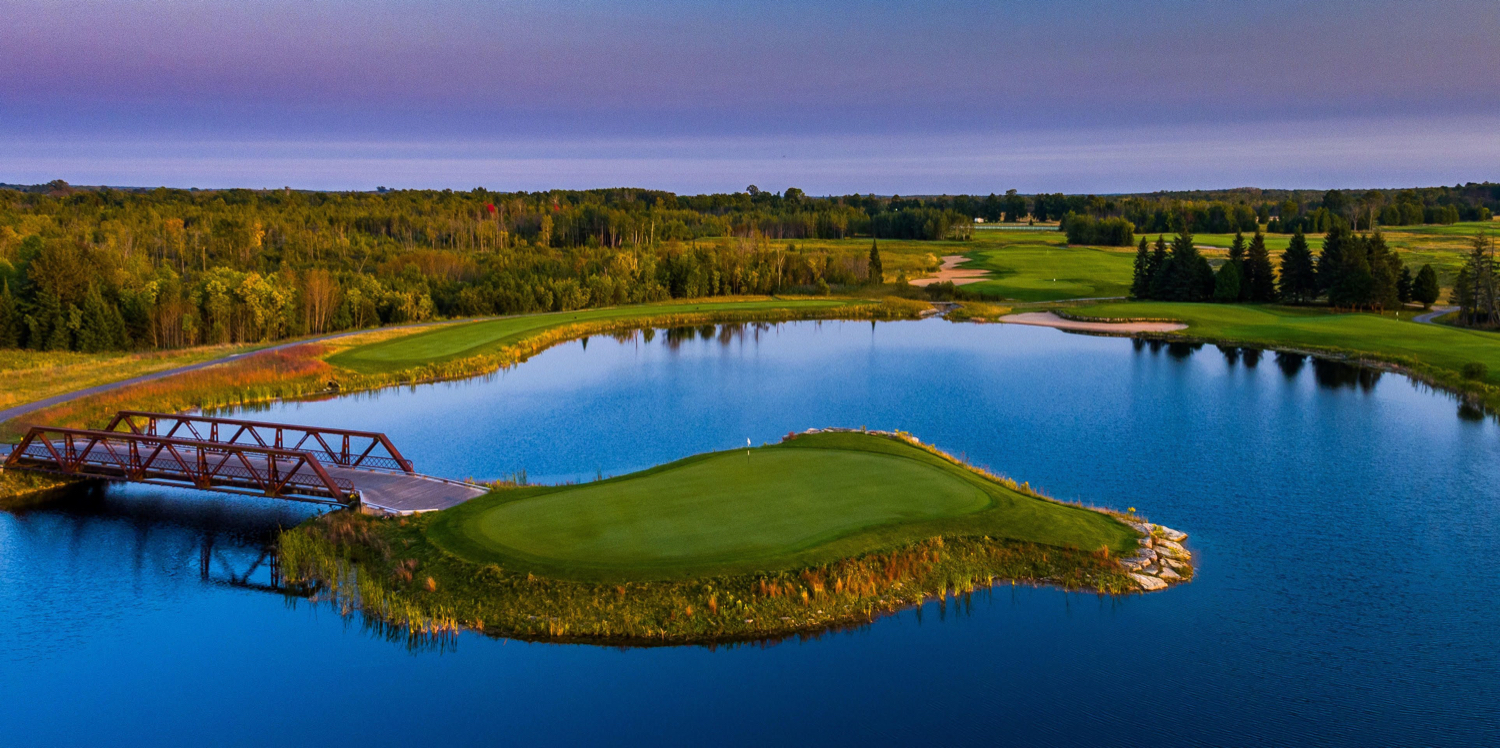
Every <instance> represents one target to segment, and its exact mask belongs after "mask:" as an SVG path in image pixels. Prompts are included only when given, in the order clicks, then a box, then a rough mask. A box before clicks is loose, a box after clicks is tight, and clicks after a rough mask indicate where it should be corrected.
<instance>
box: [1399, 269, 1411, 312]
mask: <svg viewBox="0 0 1500 748" xmlns="http://www.w3.org/2000/svg"><path fill="white" fill-rule="evenodd" d="M1396 299H1397V300H1398V301H1400V302H1401V303H1402V304H1407V303H1410V302H1411V300H1412V277H1411V268H1409V267H1407V266H1406V265H1402V266H1401V277H1399V278H1397V279H1396Z"/></svg>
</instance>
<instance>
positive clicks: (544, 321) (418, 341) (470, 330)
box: [328, 299, 859, 374]
mask: <svg viewBox="0 0 1500 748" xmlns="http://www.w3.org/2000/svg"><path fill="white" fill-rule="evenodd" d="M851 303H859V302H852V301H848V300H843V299H759V300H754V301H719V302H694V303H669V304H646V305H642V306H630V307H611V308H607V309H586V310H580V311H576V312H554V313H549V314H528V315H522V316H515V317H501V318H499V319H492V320H484V321H481V322H467V323H459V324H453V325H444V326H441V327H436V328H434V329H432V330H430V331H428V332H420V333H416V334H414V335H407V336H403V337H398V338H391V339H389V340H384V341H381V342H378V343H371V344H369V345H363V346H358V347H355V348H350V349H349V350H346V351H341V352H339V353H337V354H334V355H332V356H329V357H328V362H329V363H331V364H333V365H334V366H339V367H343V368H345V369H351V370H353V371H357V372H359V373H361V374H384V373H388V372H393V371H401V370H404V369H410V368H413V367H417V366H424V365H426V364H435V363H443V362H445V361H453V360H456V359H462V358H468V357H470V356H479V355H483V354H486V353H493V352H495V351H497V350H499V349H501V348H504V347H505V346H507V345H511V344H513V343H516V342H518V341H520V340H522V339H524V338H527V337H530V336H532V335H535V334H537V333H539V332H543V331H545V330H547V329H549V328H553V327H560V326H563V325H570V324H574V323H578V322H598V321H609V320H621V319H628V318H631V317H640V318H642V319H646V318H650V317H654V316H661V315H672V314H703V313H714V312H754V311H770V310H777V309H787V310H816V309H831V308H835V307H839V306H845V305H848V304H851Z"/></svg>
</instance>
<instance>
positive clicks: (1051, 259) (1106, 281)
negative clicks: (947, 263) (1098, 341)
mask: <svg viewBox="0 0 1500 748" xmlns="http://www.w3.org/2000/svg"><path fill="white" fill-rule="evenodd" d="M966 256H967V257H968V258H969V262H968V263H965V264H963V265H961V266H960V267H963V268H966V269H967V268H983V269H985V270H988V271H990V273H991V275H993V279H992V280H986V281H982V282H979V283H973V284H969V285H966V286H964V289H965V290H969V291H976V292H978V293H981V294H984V295H985V296H993V297H998V298H1003V299H1015V300H1018V301H1057V300H1065V299H1083V298H1097V297H1101V296H1124V295H1126V294H1127V293H1129V292H1130V277H1131V273H1132V272H1133V268H1134V267H1135V265H1134V263H1135V250H1134V248H1131V247H1117V248H1112V249H1110V250H1105V249H1100V248H1097V247H1069V246H1064V245H1061V244H1052V243H1042V242H1036V243H1019V244H1012V245H1009V246H1005V247H997V248H993V249H981V250H976V251H972V252H968V253H967V254H966Z"/></svg>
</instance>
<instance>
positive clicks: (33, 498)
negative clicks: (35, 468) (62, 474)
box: [0, 470, 76, 509]
mask: <svg viewBox="0 0 1500 748" xmlns="http://www.w3.org/2000/svg"><path fill="white" fill-rule="evenodd" d="M75 482H76V481H71V480H67V479H65V478H56V477H53V476H50V475H38V474H36V473H23V472H20V471H17V470H5V471H3V472H0V509H20V508H22V507H25V506H31V505H33V504H38V503H41V502H44V501H48V500H50V499H51V498H52V497H53V496H54V495H55V494H56V492H57V491H58V490H60V489H63V488H67V487H68V486H71V485H73V484H74V483H75Z"/></svg>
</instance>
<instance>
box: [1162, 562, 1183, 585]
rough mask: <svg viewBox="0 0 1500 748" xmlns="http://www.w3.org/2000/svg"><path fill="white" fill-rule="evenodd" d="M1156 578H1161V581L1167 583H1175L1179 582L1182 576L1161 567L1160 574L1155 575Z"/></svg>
mask: <svg viewBox="0 0 1500 748" xmlns="http://www.w3.org/2000/svg"><path fill="white" fill-rule="evenodd" d="M1157 576H1159V577H1161V578H1162V579H1165V580H1167V581H1168V582H1177V581H1181V579H1182V575H1181V574H1178V573H1177V572H1175V571H1172V570H1171V569H1169V568H1167V567H1165V566H1163V567H1162V568H1161V572H1160V573H1159V574H1157Z"/></svg>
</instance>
